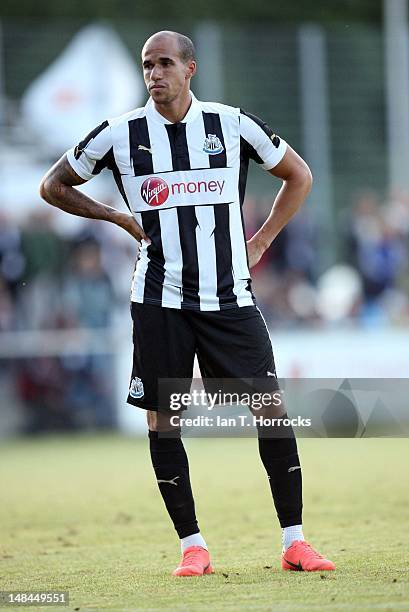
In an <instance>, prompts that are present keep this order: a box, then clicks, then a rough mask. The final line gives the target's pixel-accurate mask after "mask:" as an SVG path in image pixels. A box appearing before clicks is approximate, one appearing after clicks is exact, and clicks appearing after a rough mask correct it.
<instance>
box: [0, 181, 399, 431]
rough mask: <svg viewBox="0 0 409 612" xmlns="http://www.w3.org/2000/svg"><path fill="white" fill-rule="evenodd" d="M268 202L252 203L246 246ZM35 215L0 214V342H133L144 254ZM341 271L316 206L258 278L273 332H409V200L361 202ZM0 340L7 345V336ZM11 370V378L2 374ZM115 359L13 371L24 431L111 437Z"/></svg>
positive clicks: (10, 364) (86, 224)
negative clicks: (100, 334) (55, 333)
mask: <svg viewBox="0 0 409 612" xmlns="http://www.w3.org/2000/svg"><path fill="white" fill-rule="evenodd" d="M270 206H271V202H268V201H267V200H266V201H264V200H262V199H255V198H251V197H249V198H248V199H247V201H246V204H245V218H246V229H247V237H250V236H251V235H253V234H254V232H255V231H256V230H257V228H258V227H260V225H261V224H262V222H263V221H264V220H265V218H266V216H267V214H268V212H269V208H270ZM60 215H61V213H59V212H58V211H56V210H54V209H52V207H48V206H47V205H45V204H44V205H42V204H39V205H38V208H36V209H35V210H33V211H32V212H31V213H30V214H29V215H27V217H26V218H25V219H24V222H21V223H20V224H16V222H15V221H13V220H12V218H11V217H10V216H8V215H7V214H6V213H4V212H2V213H0V333H1V332H16V331H17V332H23V331H37V332H43V333H44V332H46V331H50V330H72V329H83V328H86V329H91V330H95V331H98V330H106V329H112V328H114V329H117V328H118V327H119V328H122V329H123V327H124V325H125V324H126V326H127V329H128V327H129V330H130V318H129V311H128V308H129V295H130V280H131V276H132V271H133V267H134V264H135V259H136V255H137V245H136V243H135V242H134V241H133V240H132V239H131V238H130V237H129V236H128V235H127V234H126V233H125V232H122V231H121V230H119V229H118V228H115V227H113V226H111V225H110V224H106V223H101V222H96V221H88V220H82V219H81V220H79V219H77V220H76V223H75V224H74V226H73V227H71V228H70V229H69V230H68V231H67V229H66V228H65V229H64V230H62V229H61V228H60V227H59V225H58V218H59V216H60ZM337 228H338V229H337V231H338V238H339V240H338V242H339V244H340V245H341V250H340V249H339V248H338V252H337V259H338V261H339V262H341V263H337V264H334V265H332V266H330V267H329V268H328V269H326V270H321V269H320V268H319V264H320V262H319V257H317V253H318V250H317V244H318V243H319V240H320V236H319V235H318V234H319V232H318V230H317V229H316V228H315V227H314V224H313V223H312V217H311V213H310V211H309V208H308V204H307V205H305V207H304V208H303V210H302V211H301V212H300V213H299V214H298V215H297V216H296V217H295V218H294V219H293V221H292V222H291V223H290V224H289V225H288V226H287V228H286V229H285V230H284V231H283V232H281V234H280V235H279V236H278V238H277V239H276V240H275V241H274V243H273V244H272V246H271V248H270V249H269V251H268V253H267V254H266V255H265V256H264V257H263V259H262V260H261V262H260V263H259V264H258V265H257V267H256V268H255V270H254V271H253V272H254V273H253V279H254V280H253V288H254V291H255V294H256V296H257V300H258V304H259V306H260V308H261V310H262V311H263V314H264V316H265V318H266V320H267V323H268V325H269V327H270V328H274V327H277V328H279V329H283V328H288V327H296V326H316V327H319V326H320V327H322V326H328V325H345V324H347V325H361V326H373V325H376V326H380V325H406V324H408V323H409V274H408V272H409V270H408V247H409V194H406V193H395V194H393V197H391V198H390V199H389V200H388V201H386V202H381V201H380V200H379V199H378V197H377V195H376V194H374V193H372V192H370V191H365V192H362V193H360V194H358V195H357V197H356V200H355V202H354V203H353V206H351V207H349V208H347V209H346V212H344V213H342V214H341V215H340V216H339V218H338V222H337ZM3 337H4V336H3ZM3 366H4V367H3ZM113 367H114V366H113V356H112V355H110V354H109V347H108V348H107V354H100V353H97V354H90V355H84V354H81V355H78V356H76V355H69V356H65V357H64V356H63V357H61V356H58V355H52V354H50V355H49V356H42V357H36V358H27V357H21V358H18V359H13V360H7V359H6V358H5V356H4V355H2V370H3V372H4V371H5V369H7V371H8V373H10V371H12V372H13V374H14V376H13V377H12V378H13V380H14V384H15V390H16V392H17V393H18V396H19V398H20V401H21V403H22V405H23V406H24V409H25V411H26V419H25V421H26V423H27V425H26V428H27V430H28V431H34V432H35V431H43V430H44V429H58V428H59V427H60V426H61V427H63V428H64V429H66V428H67V427H72V428H83V427H84V426H90V427H102V428H104V427H106V428H109V427H112V426H114V425H115V418H116V417H115V407H114V404H115V401H114V389H113V386H112V385H113V382H112V381H113V376H112V375H110V373H111V372H112V368H113Z"/></svg>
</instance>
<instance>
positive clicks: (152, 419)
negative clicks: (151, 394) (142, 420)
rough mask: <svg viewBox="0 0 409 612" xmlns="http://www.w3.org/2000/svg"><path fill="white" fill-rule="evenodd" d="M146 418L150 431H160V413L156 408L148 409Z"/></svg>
mask: <svg viewBox="0 0 409 612" xmlns="http://www.w3.org/2000/svg"><path fill="white" fill-rule="evenodd" d="M146 420H147V423H148V429H149V431H158V415H157V413H156V412H155V411H154V410H148V411H147V413H146Z"/></svg>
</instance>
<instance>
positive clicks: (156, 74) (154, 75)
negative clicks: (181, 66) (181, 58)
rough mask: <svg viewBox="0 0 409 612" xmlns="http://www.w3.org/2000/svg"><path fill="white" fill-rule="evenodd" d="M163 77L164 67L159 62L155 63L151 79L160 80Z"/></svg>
mask: <svg viewBox="0 0 409 612" xmlns="http://www.w3.org/2000/svg"><path fill="white" fill-rule="evenodd" d="M161 78H162V68H161V66H159V65H158V64H155V66H154V67H153V68H152V70H151V79H152V81H158V80H159V79H161Z"/></svg>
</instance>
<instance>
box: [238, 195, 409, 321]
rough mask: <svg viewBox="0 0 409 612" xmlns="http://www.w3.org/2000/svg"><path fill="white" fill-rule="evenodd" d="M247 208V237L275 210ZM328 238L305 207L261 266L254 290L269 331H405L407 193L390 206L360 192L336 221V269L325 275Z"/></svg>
mask: <svg viewBox="0 0 409 612" xmlns="http://www.w3.org/2000/svg"><path fill="white" fill-rule="evenodd" d="M247 204H248V207H247V232H248V237H250V236H251V235H253V233H254V231H255V230H256V229H257V228H258V227H260V225H261V224H262V222H263V220H264V219H265V218H266V216H267V214H268V212H269V207H270V206H271V205H270V203H269V202H264V203H263V202H260V201H259V200H252V199H250V200H249V201H248V202H247ZM323 233H324V234H325V230H323V229H319V228H317V226H316V225H314V224H313V222H312V216H311V214H310V211H309V208H308V204H306V205H305V206H304V208H303V209H302V210H301V211H300V212H299V213H298V214H297V215H296V216H295V217H294V219H293V220H292V221H291V222H290V223H289V225H288V226H287V227H286V228H285V229H284V230H283V231H282V232H281V233H280V234H279V236H278V238H277V239H276V240H275V241H274V242H273V244H272V246H271V247H270V249H269V251H268V252H267V254H266V255H265V256H264V258H263V259H262V260H261V262H260V263H259V264H258V266H257V268H256V270H255V273H254V275H253V276H254V288H255V293H256V295H257V299H258V303H259V305H260V307H261V309H262V310H263V312H264V316H265V318H266V319H267V322H268V324H269V326H270V327H271V328H274V327H278V328H280V329H283V328H286V327H289V326H290V327H294V326H300V325H301V326H305V325H307V326H308V327H311V326H317V327H323V326H326V327H328V326H334V325H337V326H345V325H348V326H350V325H354V326H360V327H370V326H376V327H380V326H391V325H408V324H409V258H408V255H409V193H404V192H396V193H394V194H393V195H392V197H391V198H390V199H388V200H387V201H381V200H380V199H379V197H378V196H377V194H376V193H374V192H372V191H370V190H364V191H362V192H360V193H358V194H356V197H355V199H354V202H353V203H352V206H350V207H346V209H345V210H344V211H342V212H341V213H340V214H339V216H338V218H337V222H336V242H337V244H336V245H334V249H333V254H332V258H333V260H334V262H336V263H333V264H332V265H329V266H328V267H327V268H326V269H323V268H322V261H321V257H320V254H321V253H322V251H320V249H319V245H320V244H322V243H323V242H324V243H325V235H324V236H323V235H322V234H323ZM327 247H328V245H327Z"/></svg>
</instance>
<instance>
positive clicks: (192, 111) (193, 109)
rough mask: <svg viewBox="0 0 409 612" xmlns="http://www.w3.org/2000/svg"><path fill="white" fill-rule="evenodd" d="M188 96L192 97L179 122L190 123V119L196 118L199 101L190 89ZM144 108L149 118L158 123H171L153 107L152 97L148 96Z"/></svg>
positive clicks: (198, 110)
mask: <svg viewBox="0 0 409 612" xmlns="http://www.w3.org/2000/svg"><path fill="white" fill-rule="evenodd" d="M190 97H191V99H192V103H191V105H190V108H189V110H188V111H187V113H186V115H185V116H184V118H183V119H182V121H180V122H179V123H191V122H192V121H194V120H195V119H196V117H197V115H198V114H199V112H200V103H199V101H198V99H197V98H196V96H195V95H194V94H193V92H192V91H191V92H190ZM145 108H146V114H147V115H148V116H149V117H150V118H151V119H153V120H155V121H158V122H159V123H163V124H165V125H170V124H171V123H172V122H171V121H168V120H167V119H166V118H165V117H164V116H163V115H161V114H160V113H158V111H157V110H156V108H155V105H154V103H153V100H152V98H149V100H148V101H147V103H146V104H145Z"/></svg>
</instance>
